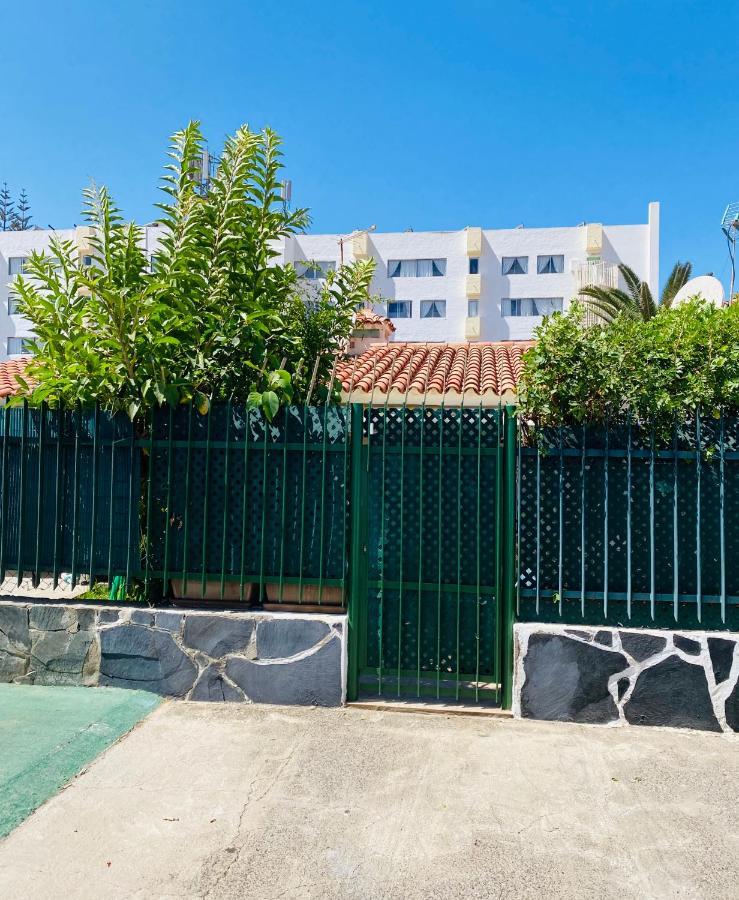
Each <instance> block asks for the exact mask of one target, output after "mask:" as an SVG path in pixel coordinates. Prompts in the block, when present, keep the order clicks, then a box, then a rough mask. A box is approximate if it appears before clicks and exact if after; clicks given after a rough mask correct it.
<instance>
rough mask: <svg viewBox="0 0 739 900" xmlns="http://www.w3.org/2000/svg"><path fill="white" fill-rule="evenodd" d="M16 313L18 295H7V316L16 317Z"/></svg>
mask: <svg viewBox="0 0 739 900" xmlns="http://www.w3.org/2000/svg"><path fill="white" fill-rule="evenodd" d="M18 312H19V310H18V295H17V294H12V293H11V294H8V315H9V316H17V315H18Z"/></svg>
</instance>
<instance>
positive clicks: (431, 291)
mask: <svg viewBox="0 0 739 900" xmlns="http://www.w3.org/2000/svg"><path fill="white" fill-rule="evenodd" d="M160 233H161V231H160V229H158V228H156V227H154V226H147V227H145V228H144V229H142V241H143V242H144V244H145V248H146V251H147V253H150V254H151V253H155V252H156V246H157V243H158V237H159V235H160ZM52 234H56V236H57V237H59V238H63V239H68V240H75V241H76V242H77V244H78V246H79V247H80V255H84V254H85V250H86V249H88V248H87V237H88V230H87V229H85V228H77V229H67V230H64V231H57V232H51V231H44V230H33V231H8V232H0V275H2V278H0V358H7V357H8V356H15V355H18V354H20V353H22V352H23V340H24V339H25V338H28V337H29V336H30V334H31V332H30V327H29V323H28V322H27V321H26V320H25V319H24V318H23V317H22V316H20V315H18V313H17V311H16V308H15V305H14V300H13V293H12V290H11V289H10V286H9V282H10V280H11V279H12V278H13V276H14V275H16V274H18V273H19V272H21V271H22V268H23V263H24V261H25V258H26V257H27V256H28V255H29V254H30V253H31V251H32V250H42V249H43V248H45V247H46V246H48V242H49V240H50V238H51V236H52ZM279 249H280V256H279V257H278V261H280V262H292V263H295V264H296V265H298V267H299V270H300V271H301V273H302V274H303V275H304V277H306V278H308V279H309V280H317V279H320V278H321V276H322V275H323V274H324V272H325V271H326V270H327V269H329V268H335V267H336V266H338V265H339V264H340V262H341V260H342V256H343V260H344V262H351V261H352V260H354V259H367V258H369V257H372V258H374V260H375V263H376V270H375V276H374V279H373V283H372V293H373V295H374V296H376V297H379V298H382V302H381V303H380V302H378V303H375V311H376V312H378V313H382V314H383V315H387V316H388V317H389V318H390V319H392V321H393V324H394V325H395V328H396V330H395V333H394V335H393V339H394V340H396V341H455V342H456V341H467V340H470V341H475V340H483V341H506V340H526V339H528V338H530V337H532V335H533V332H534V329H535V328H536V326H537V325H538V324H540V323H541V321H542V318H543V316H544V315H547V314H549V313H551V312H554V311H556V310H562V309H567V306H568V304H569V302H570V301H571V300H572V298H573V297H576V296H577V294H578V292H579V290H580V289H581V288H582V287H583V286H584V285H586V284H601V285H605V286H616V285H618V284H619V278H620V276H619V272H618V268H617V266H618V264H619V263H626V264H627V265H628V266H630V267H631V268H632V269H633V270H634V271H635V272H636V273H637V275H639V277H640V278H641V279H642V280H644V281H646V282H647V283H648V284H649V287H650V289H651V291H652V293H653V295H657V294H658V293H659V204H658V203H650V204H649V209H648V217H647V222H646V223H644V224H639V225H604V224H601V223H597V222H595V223H594V222H591V223H583V224H581V225H576V226H571V227H561V228H525V227H523V226H521V227H519V228H512V229H487V228H480V227H473V226H470V227H467V228H464V229H462V230H461V231H423V232H421V231H405V232H396V233H392V232H388V233H382V232H377V231H369V232H360V233H357V234H354V235H343V236H342V235H340V234H303V235H296V236H294V237H290V238H287V239H286V240H285V241H284V242H283V246H282V247H281V248H279ZM88 252H89V249H88ZM307 261H310V262H311V263H313V265H311V266H306V265H305V263H306V262H307Z"/></svg>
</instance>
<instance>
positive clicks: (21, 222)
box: [10, 188, 31, 231]
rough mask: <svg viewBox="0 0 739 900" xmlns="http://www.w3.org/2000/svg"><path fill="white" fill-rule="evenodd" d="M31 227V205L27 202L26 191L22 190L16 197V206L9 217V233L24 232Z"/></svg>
mask: <svg viewBox="0 0 739 900" xmlns="http://www.w3.org/2000/svg"><path fill="white" fill-rule="evenodd" d="M30 227H31V204H30V203H29V202H28V194H26V189H25V188H22V189H21V192H20V194H19V196H18V204H17V205H16V207H15V210H14V212H13V215H12V217H11V222H10V228H11V231H25V230H26V229H27V228H30Z"/></svg>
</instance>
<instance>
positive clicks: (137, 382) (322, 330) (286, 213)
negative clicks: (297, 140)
mask: <svg viewBox="0 0 739 900" xmlns="http://www.w3.org/2000/svg"><path fill="white" fill-rule="evenodd" d="M280 144H281V142H280V139H279V138H278V137H277V135H276V134H275V133H274V132H272V131H270V130H269V129H267V130H265V131H263V132H260V133H255V132H253V131H251V130H250V129H249V128H248V127H246V126H244V127H242V128H240V129H238V131H237V132H236V133H235V134H234V135H233V136H232V137H230V138H228V140H227V141H226V144H225V147H224V149H223V153H222V155H221V157H220V160H219V162H218V166H217V169H216V172H215V174H214V176H213V178H212V179H211V180H210V182H209V184H208V185H207V188H205V189H204V187H203V185H202V183H201V182H200V180H199V179H198V178H196V177H195V173H197V172H199V171H200V169H201V156H202V153H203V150H204V140H203V136H202V134H201V132H200V129H199V127H198V125H197V123H190V124H189V125H188V126H187V128H185V129H184V130H183V131H181V132H178V133H177V134H176V135H174V137H173V139H172V144H171V148H170V152H169V158H170V161H169V164H168V165H167V167H166V170H165V176H164V179H163V187H162V189H163V192H164V197H163V200H162V202H161V203H160V204H158V207H159V210H160V222H161V224H162V225H163V226H164V237H163V239H162V241H161V243H160V245H159V248H158V251H157V254H156V257H155V258H154V259H153V260H150V259H148V258H147V256H146V254H145V251H144V247H143V245H142V240H141V237H142V233H141V229H139V228H138V227H137V226H136V225H133V224H126V223H124V222H123V220H122V217H121V214H120V211H119V209H118V208H117V207H116V205H115V203H114V202H113V200H112V199H111V196H110V194H109V192H108V190H107V189H106V188H104V187H103V188H96V187H92V188H89V189H88V190H86V191H85V194H84V196H85V219H86V221H87V222H88V224H89V225H91V226H92V229H93V231H92V238H91V246H92V249H93V257H92V260H91V261H90V260H84V259H82V258H80V256H79V249H78V247H77V246H76V245H75V244H74V242H71V241H64V240H60V239H54V240H52V242H51V247H50V251H49V252H45V253H34V254H32V256H31V257H30V259H29V261H28V263H27V266H26V273H25V275H24V276H23V277H19V278H18V279H17V280H16V282H15V284H14V290H15V291H16V293H17V294H18V296H19V307H20V310H21V312H22V313H23V314H24V315H25V316H27V318H28V319H29V320H30V321H31V324H32V326H33V330H34V332H35V335H36V337H35V339H34V340H33V342H32V352H33V353H34V358H33V361H32V362H31V364H30V366H29V368H28V374H29V376H30V379H33V382H35V386H33V387H31V388H30V389H29V394H30V397H31V399H32V400H33V401H36V402H39V401H42V400H46V401H49V402H58V401H64V402H66V403H75V402H82V403H89V402H93V401H99V402H100V403H101V404H102V405H103V406H104V407H106V408H108V409H111V410H116V409H125V410H127V411H128V413H129V415H130V416H131V417H132V418H133V417H135V416H136V415H137V414H138V413H139V411H140V410H142V409H143V408H145V407H149V406H152V405H155V404H163V403H166V402H169V403H177V402H183V401H187V400H190V399H195V401H196V402H198V404H199V405H200V406H201V408H205V407H206V406H207V403H208V401H209V400H210V399H224V398H229V397H230V398H233V399H237V400H238V399H241V400H249V402H251V403H252V404H253V405H259V406H260V407H261V408H262V409H263V410H264V411H265V413H266V414H267V415H268V416H270V417H271V416H272V415H274V413H275V412H276V411H277V409H278V407H279V405H280V403H283V402H290V401H296V402H305V401H306V400H308V399H309V397H308V392H309V391H310V390H311V389H312V388H315V387H316V385H318V386H319V387H320V386H324V391H325V385H326V383H327V379H329V375H328V373H329V372H330V371H331V368H332V366H333V361H334V357H335V353H336V351H337V349H338V348H339V345H340V343H341V341H342V340H343V339H344V338H346V337H347V336H348V335H349V332H350V330H351V318H352V314H353V312H354V311H355V310H356V309H357V307H359V306H361V305H362V304H363V303H365V302H366V300H367V298H368V289H369V283H370V280H371V278H372V271H373V263H372V261H365V262H356V263H353V264H351V265H348V266H345V267H343V268H342V269H341V270H340V271H339V272H338V273H336V274H335V275H334V276H333V277H332V279H331V280H330V282H329V283H327V284H326V285H325V286H323V287H322V288H321V289H320V290H319V294H318V298H317V301H316V298H313V299H314V301H315V302H313V303H311V304H309V305H306V304H305V303H304V297H303V291H304V289H303V287H302V285H301V284H300V283H299V281H298V278H297V273H296V271H295V268H294V267H293V266H292V265H291V264H278V263H277V260H276V257H277V255H278V250H277V247H278V245H279V242H280V241H281V240H282V239H283V238H284V237H286V236H288V235H291V234H294V233H296V232H299V231H302V230H303V229H305V227H306V226H307V224H308V222H309V217H308V213H307V211H306V210H304V209H296V210H293V211H290V210H289V209H288V208H287V207H286V205H285V204H284V203H283V202H282V200H281V197H280V188H281V178H280V175H281V169H282V162H281V157H282V153H281V149H280ZM90 262H91V264H90ZM85 263H88V264H87V265H86V264H85ZM314 314H315V315H316V316H318V319H319V320H320V327H319V328H316V327H312V318H311V317H312V315H314ZM308 331H310V332H311V334H312V339H311V340H306V333H307V332H308ZM316 359H318V364H317V365H316V363H315V360H316ZM30 379H29V383H31V380H30Z"/></svg>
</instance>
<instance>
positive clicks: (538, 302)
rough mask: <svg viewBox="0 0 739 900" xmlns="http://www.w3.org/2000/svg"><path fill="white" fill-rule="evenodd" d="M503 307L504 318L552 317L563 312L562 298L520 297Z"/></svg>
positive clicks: (507, 300) (504, 302)
mask: <svg viewBox="0 0 739 900" xmlns="http://www.w3.org/2000/svg"><path fill="white" fill-rule="evenodd" d="M501 305H502V312H503V315H504V316H550V315H551V314H552V313H554V312H562V297H519V298H516V299H515V300H514V299H505V300H503V301H502V304H501Z"/></svg>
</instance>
